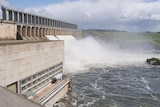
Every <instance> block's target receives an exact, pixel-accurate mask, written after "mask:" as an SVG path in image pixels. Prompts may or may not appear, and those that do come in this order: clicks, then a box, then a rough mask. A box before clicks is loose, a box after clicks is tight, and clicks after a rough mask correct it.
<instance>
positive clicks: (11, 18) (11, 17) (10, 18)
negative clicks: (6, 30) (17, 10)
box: [8, 10, 13, 21]
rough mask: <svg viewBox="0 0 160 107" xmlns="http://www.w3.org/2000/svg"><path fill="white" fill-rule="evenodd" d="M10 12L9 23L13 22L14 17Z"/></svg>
mask: <svg viewBox="0 0 160 107" xmlns="http://www.w3.org/2000/svg"><path fill="white" fill-rule="evenodd" d="M8 12H9V21H13V15H12V11H10V10H9V11H8Z"/></svg>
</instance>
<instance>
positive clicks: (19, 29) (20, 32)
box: [17, 25, 22, 36]
mask: <svg viewBox="0 0 160 107" xmlns="http://www.w3.org/2000/svg"><path fill="white" fill-rule="evenodd" d="M17 32H18V33H19V34H20V35H21V36H22V26H19V25H17Z"/></svg>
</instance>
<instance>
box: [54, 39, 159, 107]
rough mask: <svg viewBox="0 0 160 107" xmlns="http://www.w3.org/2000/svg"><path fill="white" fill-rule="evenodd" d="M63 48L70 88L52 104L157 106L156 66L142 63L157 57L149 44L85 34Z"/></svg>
mask: <svg viewBox="0 0 160 107" xmlns="http://www.w3.org/2000/svg"><path fill="white" fill-rule="evenodd" d="M144 46H145V47H144ZM122 47H123V48H122ZM137 47H138V48H137ZM146 47H147V48H146ZM66 49H67V50H66V54H67V55H66V59H65V60H66V63H65V64H66V69H67V71H71V72H69V73H70V74H71V75H72V91H71V92H69V93H68V94H67V95H66V96H65V97H64V99H62V100H60V101H59V102H58V103H56V104H55V107H160V67H159V66H152V65H148V64H146V63H145V61H146V59H147V58H149V57H159V53H160V52H159V51H158V50H157V49H156V50H155V49H154V47H153V46H150V45H147V44H145V45H142V46H140V45H139V44H138V46H137V45H135V46H134V45H132V46H131V47H130V46H128V45H126V44H125V45H123V46H122V44H121V47H120V45H119V44H116V43H114V44H113V43H109V44H105V43H103V42H97V40H95V39H94V38H87V39H86V40H83V41H82V42H78V43H75V41H74V45H73V43H72V44H71V45H69V46H67V48H66Z"/></svg>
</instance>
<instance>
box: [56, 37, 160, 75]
mask: <svg viewBox="0 0 160 107" xmlns="http://www.w3.org/2000/svg"><path fill="white" fill-rule="evenodd" d="M59 38H60V39H63V40H64V39H65V42H66V43H65V64H66V69H67V71H69V72H76V71H79V70H85V69H88V68H90V66H93V65H94V66H95V65H96V66H98V65H105V66H106V65H107V66H121V65H142V64H144V63H145V60H146V59H147V58H148V57H153V56H156V57H159V56H158V55H157V54H154V53H151V52H147V51H144V50H143V49H139V48H138V49H139V50H135V49H134V50H133V49H130V47H128V49H123V48H121V47H120V46H119V44H117V43H106V42H103V41H98V40H96V39H95V38H93V37H91V36H89V37H86V38H83V39H81V40H78V41H77V40H76V39H75V38H74V37H72V36H70V37H67V39H66V37H65V38H64V37H62V36H59Z"/></svg>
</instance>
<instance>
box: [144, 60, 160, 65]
mask: <svg viewBox="0 0 160 107" xmlns="http://www.w3.org/2000/svg"><path fill="white" fill-rule="evenodd" d="M146 62H147V63H148V64H151V65H160V59H159V58H149V59H147V60H146Z"/></svg>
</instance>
